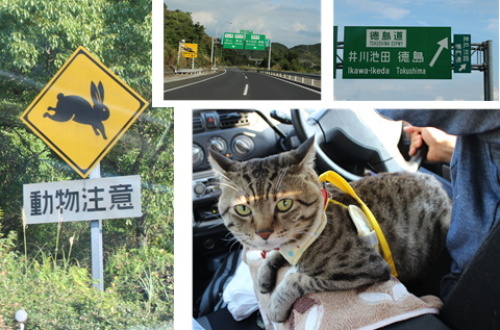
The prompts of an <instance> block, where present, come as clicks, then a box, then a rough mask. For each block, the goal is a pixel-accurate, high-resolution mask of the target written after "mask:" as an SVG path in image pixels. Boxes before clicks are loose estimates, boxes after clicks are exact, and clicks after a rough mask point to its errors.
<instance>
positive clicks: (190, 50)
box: [181, 43, 198, 58]
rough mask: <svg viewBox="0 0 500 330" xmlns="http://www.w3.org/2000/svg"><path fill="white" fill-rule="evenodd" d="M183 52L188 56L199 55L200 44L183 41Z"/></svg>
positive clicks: (194, 56)
mask: <svg viewBox="0 0 500 330" xmlns="http://www.w3.org/2000/svg"><path fill="white" fill-rule="evenodd" d="M181 54H182V56H184V57H188V58H196V57H198V44H187V43H181Z"/></svg>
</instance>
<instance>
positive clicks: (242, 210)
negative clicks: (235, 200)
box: [234, 204, 252, 216]
mask: <svg viewBox="0 0 500 330" xmlns="http://www.w3.org/2000/svg"><path fill="white" fill-rule="evenodd" d="M234 210H235V211H236V213H238V214H239V215H241V216H247V215H249V214H250V213H252V210H250V208H249V207H248V206H246V205H244V204H238V205H236V206H235V207H234Z"/></svg>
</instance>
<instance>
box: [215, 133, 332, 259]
mask: <svg viewBox="0 0 500 330" xmlns="http://www.w3.org/2000/svg"><path fill="white" fill-rule="evenodd" d="M313 145H314V139H313V138H311V139H309V140H307V141H306V142H304V143H303V144H302V145H301V146H300V147H299V148H297V149H296V150H292V151H288V152H284V153H281V154H278V155H273V156H269V157H266V158H260V159H252V160H249V161H246V162H237V161H233V160H230V159H228V158H226V157H224V156H223V155H221V154H219V153H216V152H214V151H211V152H210V164H211V165H212V168H213V170H214V171H215V172H217V173H218V174H219V175H220V179H221V184H220V189H221V196H220V198H219V211H220V214H221V215H222V217H223V219H224V223H225V225H226V227H227V228H228V229H229V230H230V231H231V232H232V233H233V235H234V236H235V237H236V238H237V239H238V240H240V241H241V242H242V243H243V244H245V245H247V246H250V247H253V248H257V249H262V250H271V249H275V248H278V247H280V246H282V245H284V244H288V243H291V242H293V241H296V240H299V239H300V238H301V237H302V236H303V235H304V234H306V233H307V232H308V230H309V228H311V225H312V224H313V223H315V222H317V221H318V219H321V217H322V216H323V197H322V194H321V185H320V184H319V182H318V176H317V174H316V172H315V171H314V158H315V151H314V146H313Z"/></svg>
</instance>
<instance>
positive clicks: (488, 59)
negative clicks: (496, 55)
mask: <svg viewBox="0 0 500 330" xmlns="http://www.w3.org/2000/svg"><path fill="white" fill-rule="evenodd" d="M483 53H484V65H485V70H484V72H483V75H484V76H483V78H484V100H485V101H494V99H495V96H494V83H493V41H491V40H488V41H485V42H484V43H483Z"/></svg>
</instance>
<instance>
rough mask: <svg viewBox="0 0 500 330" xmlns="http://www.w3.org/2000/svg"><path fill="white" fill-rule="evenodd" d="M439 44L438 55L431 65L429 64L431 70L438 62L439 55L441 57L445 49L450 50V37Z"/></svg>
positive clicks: (435, 55)
mask: <svg viewBox="0 0 500 330" xmlns="http://www.w3.org/2000/svg"><path fill="white" fill-rule="evenodd" d="M437 44H438V45H439V48H438V50H437V52H436V54H434V57H433V58H432V61H431V63H430V64H429V66H430V67H431V68H432V67H433V66H434V64H436V61H437V59H438V57H439V55H441V52H442V51H443V49H445V48H446V49H448V37H446V38H444V39H443V40H441V41H438V43H437Z"/></svg>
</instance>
